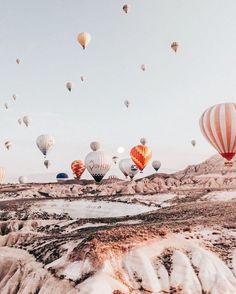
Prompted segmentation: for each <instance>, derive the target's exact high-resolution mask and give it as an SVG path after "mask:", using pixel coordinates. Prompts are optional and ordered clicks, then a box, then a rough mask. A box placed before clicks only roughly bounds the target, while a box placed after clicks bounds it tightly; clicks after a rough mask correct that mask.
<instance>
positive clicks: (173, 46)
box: [171, 42, 179, 53]
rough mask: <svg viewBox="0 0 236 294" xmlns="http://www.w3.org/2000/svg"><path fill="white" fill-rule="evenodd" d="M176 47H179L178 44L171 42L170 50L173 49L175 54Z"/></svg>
mask: <svg viewBox="0 0 236 294" xmlns="http://www.w3.org/2000/svg"><path fill="white" fill-rule="evenodd" d="M178 47H179V44H178V43H177V42H173V43H172V44H171V49H173V50H174V51H175V53H176V52H177V50H178Z"/></svg>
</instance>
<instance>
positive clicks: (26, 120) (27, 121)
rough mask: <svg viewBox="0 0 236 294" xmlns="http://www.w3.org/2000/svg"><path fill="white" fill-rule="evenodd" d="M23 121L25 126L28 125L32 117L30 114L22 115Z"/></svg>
mask: <svg viewBox="0 0 236 294" xmlns="http://www.w3.org/2000/svg"><path fill="white" fill-rule="evenodd" d="M23 123H24V124H25V126H26V127H28V126H29V125H30V124H31V123H32V118H31V117H30V116H24V117H23Z"/></svg>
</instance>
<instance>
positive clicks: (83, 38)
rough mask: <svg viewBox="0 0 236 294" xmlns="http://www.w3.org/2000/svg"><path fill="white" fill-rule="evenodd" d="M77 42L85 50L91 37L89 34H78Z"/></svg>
mask: <svg viewBox="0 0 236 294" xmlns="http://www.w3.org/2000/svg"><path fill="white" fill-rule="evenodd" d="M77 41H78V42H79V44H80V45H81V46H82V48H83V49H85V48H86V47H87V46H88V44H89V43H90V41H91V35H90V34H89V33H86V32H83V33H80V34H79V35H78V37H77Z"/></svg>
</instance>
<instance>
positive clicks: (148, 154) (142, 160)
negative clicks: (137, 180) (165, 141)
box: [130, 138, 152, 172]
mask: <svg viewBox="0 0 236 294" xmlns="http://www.w3.org/2000/svg"><path fill="white" fill-rule="evenodd" d="M145 143H146V140H145V142H144V140H143V138H142V139H141V144H142V145H137V146H134V147H133V148H132V149H131V151H130V156H131V159H132V160H133V162H134V164H135V165H136V166H137V168H138V169H139V170H140V171H141V172H142V171H143V169H144V168H145V167H146V165H147V164H148V162H149V160H150V159H151V158H152V151H151V149H150V148H149V147H147V146H146V145H145Z"/></svg>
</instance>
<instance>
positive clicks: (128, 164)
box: [119, 158, 138, 178]
mask: <svg viewBox="0 0 236 294" xmlns="http://www.w3.org/2000/svg"><path fill="white" fill-rule="evenodd" d="M119 168H120V170H121V172H122V173H123V174H124V176H125V177H130V178H133V177H134V176H135V175H136V174H137V173H138V168H137V167H136V165H135V164H134V163H133V161H132V160H131V159H130V158H125V159H121V160H120V162H119Z"/></svg>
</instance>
